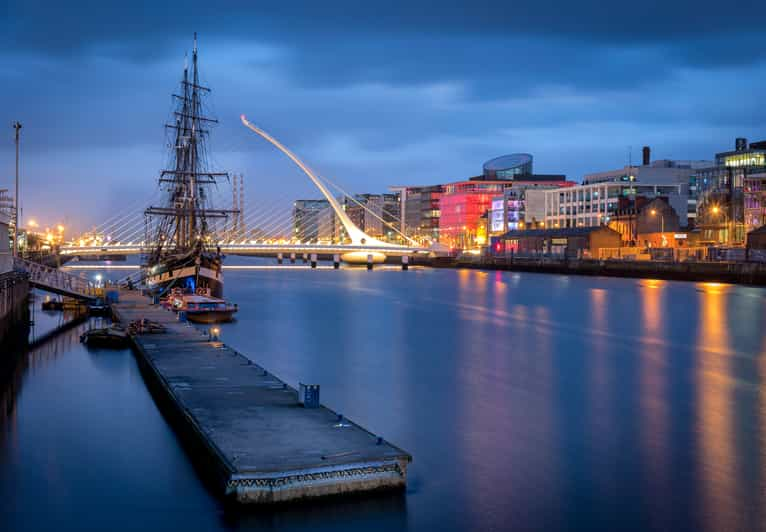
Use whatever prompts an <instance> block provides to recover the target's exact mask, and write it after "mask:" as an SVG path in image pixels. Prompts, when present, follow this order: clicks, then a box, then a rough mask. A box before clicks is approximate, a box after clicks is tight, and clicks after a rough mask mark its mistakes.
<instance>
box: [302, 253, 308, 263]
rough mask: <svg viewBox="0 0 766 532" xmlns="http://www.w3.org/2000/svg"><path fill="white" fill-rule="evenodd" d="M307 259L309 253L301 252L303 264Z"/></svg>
mask: <svg viewBox="0 0 766 532" xmlns="http://www.w3.org/2000/svg"><path fill="white" fill-rule="evenodd" d="M308 261H309V254H308V253H304V254H303V264H306V263H307V262H308Z"/></svg>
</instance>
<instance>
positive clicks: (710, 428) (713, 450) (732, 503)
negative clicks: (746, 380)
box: [697, 283, 742, 530]
mask: <svg viewBox="0 0 766 532" xmlns="http://www.w3.org/2000/svg"><path fill="white" fill-rule="evenodd" d="M725 294H726V287H725V286H723V285H720V284H718V283H701V289H700V290H699V299H700V302H699V321H698V322H699V335H698V340H697V345H698V346H699V360H698V370H697V371H698V379H699V382H698V385H697V392H698V394H699V397H698V401H697V404H698V408H699V411H698V436H699V438H700V441H699V447H700V452H701V453H702V457H703V459H702V461H701V463H700V465H701V477H702V479H703V485H702V488H703V489H702V491H703V493H702V495H703V498H704V501H703V504H702V506H703V508H704V512H705V514H706V517H707V519H706V520H705V524H706V528H708V529H709V530H736V529H741V528H742V527H741V523H740V521H739V518H740V515H739V511H738V507H737V506H738V505H737V499H738V486H737V484H736V483H735V479H736V453H735V451H734V446H733V443H734V442H733V441H732V438H733V424H732V422H733V419H732V417H733V415H734V412H733V409H732V406H733V398H732V378H731V375H730V370H731V368H730V352H729V333H728V327H729V324H728V322H727V319H726V311H727V308H726V305H727V299H726V297H725Z"/></svg>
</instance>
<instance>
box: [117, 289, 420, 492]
mask: <svg viewBox="0 0 766 532" xmlns="http://www.w3.org/2000/svg"><path fill="white" fill-rule="evenodd" d="M112 311H113V313H114V316H115V319H117V320H119V321H120V322H122V323H124V324H125V325H127V324H128V323H130V322H132V321H134V320H141V319H147V320H151V321H154V322H158V323H161V324H162V325H164V326H165V327H166V329H167V331H166V332H165V333H161V334H144V335H135V336H132V337H131V339H132V342H133V346H134V347H135V353H136V357H137V359H138V361H139V364H140V365H141V368H142V370H143V372H144V375H145V378H146V379H147V384H149V385H150V388H152V389H153V391H154V392H155V397H156V398H157V399H158V401H162V402H163V403H165V405H164V406H167V407H168V408H169V409H170V412H169V413H170V414H172V418H173V420H174V425H175V426H176V427H177V430H179V431H180V432H181V436H182V437H185V439H186V440H187V441H189V442H190V443H191V445H192V446H193V448H194V452H193V453H192V454H193V457H194V459H195V461H198V463H197V465H198V466H201V467H202V468H203V470H204V471H206V472H209V473H211V475H212V479H213V481H214V483H215V485H216V486H218V487H220V489H221V492H222V493H223V494H225V495H226V496H229V497H232V498H234V499H235V500H236V501H238V502H241V503H255V504H268V503H276V502H283V501H291V500H297V499H305V498H313V497H318V496H324V495H336V494H345V493H353V492H361V491H370V490H382V489H402V488H404V486H405V484H406V480H407V465H408V463H409V462H410V461H411V460H412V457H411V456H410V455H409V454H408V453H406V452H405V451H403V450H402V449H400V448H398V447H396V446H394V445H392V444H390V443H388V442H386V441H385V440H383V439H382V438H379V437H378V436H376V435H374V434H372V433H370V432H369V431H367V430H365V429H364V428H362V427H360V426H359V425H357V424H355V423H353V422H351V421H349V420H347V419H345V418H343V417H342V416H339V415H338V414H337V413H335V412H333V411H332V410H330V409H328V408H326V407H324V406H320V407H318V408H304V407H303V405H302V404H301V403H300V402H299V400H298V391H297V390H295V389H294V388H292V387H290V386H288V385H287V384H286V383H285V382H283V381H281V380H279V379H278V378H277V377H275V376H274V375H272V374H271V373H269V372H268V371H267V370H265V369H264V368H263V367H261V366H259V365H258V364H256V363H254V362H252V361H251V360H250V359H248V358H247V357H245V356H243V355H242V354H241V353H239V352H237V351H235V350H234V349H232V348H230V347H228V346H226V345H224V344H222V343H221V342H216V341H210V340H209V338H208V335H207V333H206V332H205V333H203V332H202V331H200V330H199V329H197V328H195V327H192V326H189V325H187V324H184V323H179V322H178V321H177V319H176V315H175V313H173V312H171V311H168V310H165V309H163V308H162V307H161V306H159V305H151V304H150V301H149V299H148V298H147V297H145V296H143V295H141V294H140V293H139V292H135V291H121V292H120V294H119V302H118V303H114V304H112Z"/></svg>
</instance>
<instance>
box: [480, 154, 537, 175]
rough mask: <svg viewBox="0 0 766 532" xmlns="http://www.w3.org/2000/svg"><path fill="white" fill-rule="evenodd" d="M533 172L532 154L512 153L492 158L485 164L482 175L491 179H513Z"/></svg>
mask: <svg viewBox="0 0 766 532" xmlns="http://www.w3.org/2000/svg"><path fill="white" fill-rule="evenodd" d="M531 173H532V155H530V154H528V153H511V154H510V155H502V156H500V157H495V158H494V159H490V160H489V161H487V162H486V163H484V165H483V172H482V176H483V178H484V179H489V180H495V179H498V180H511V179H515V178H516V177H518V176H523V175H528V174H531Z"/></svg>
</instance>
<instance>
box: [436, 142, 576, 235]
mask: <svg viewBox="0 0 766 532" xmlns="http://www.w3.org/2000/svg"><path fill="white" fill-rule="evenodd" d="M532 161H533V158H532V156H531V155H530V154H528V153H514V154H511V155H503V156H501V157H496V158H495V159H491V160H489V161H487V162H486V163H484V165H483V166H482V168H483V172H482V174H481V175H480V176H476V177H471V178H469V179H468V180H467V181H458V182H456V183H448V184H446V185H444V187H443V192H442V197H441V203H440V211H441V218H440V220H439V241H440V242H441V243H443V244H445V245H447V246H450V247H452V248H461V249H467V248H472V247H478V246H483V245H486V243H487V237H486V236H484V232H485V231H483V230H481V227H482V225H481V224H482V220H485V224H486V226H487V228H486V233H488V234H489V235H498V234H502V233H504V232H505V231H507V230H508V229H516V228H520V227H524V226H525V225H526V224H527V223H537V222H527V199H526V194H527V192H528V191H531V190H542V189H555V188H558V187H563V186H567V185H568V184H574V183H569V182H568V181H567V180H566V176H564V175H561V174H534V173H533V167H532ZM539 211H540V209H539V205H538V206H537V210H536V211H535V215H534V216H536V215H538V214H539ZM485 213H487V214H486V216H485ZM534 216H533V217H534ZM540 221H541V222H542V217H540Z"/></svg>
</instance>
